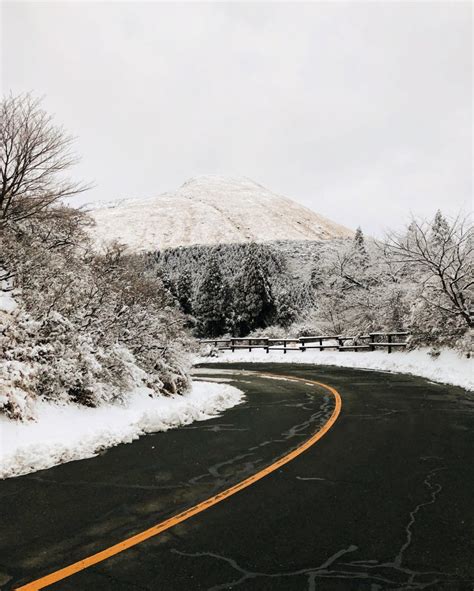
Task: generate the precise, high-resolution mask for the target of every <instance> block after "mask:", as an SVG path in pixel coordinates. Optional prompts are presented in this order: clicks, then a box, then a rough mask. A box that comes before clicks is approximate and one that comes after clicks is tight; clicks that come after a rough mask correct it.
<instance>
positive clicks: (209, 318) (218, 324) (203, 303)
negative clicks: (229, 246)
mask: <svg viewBox="0 0 474 591" xmlns="http://www.w3.org/2000/svg"><path fill="white" fill-rule="evenodd" d="M224 297H225V286H224V281H223V278H222V273H221V268H220V265H219V260H218V258H217V256H216V255H215V253H213V254H211V255H210V256H209V259H208V261H207V263H206V266H205V268H204V271H203V273H202V279H201V281H200V282H199V284H198V286H197V290H196V293H195V295H194V299H193V313H194V315H195V317H196V323H197V332H198V335H199V336H201V337H217V336H220V335H222V334H223V333H224V331H225V325H226V318H225V309H224V307H225V301H224Z"/></svg>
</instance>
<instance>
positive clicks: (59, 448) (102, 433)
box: [0, 381, 243, 478]
mask: <svg viewBox="0 0 474 591" xmlns="http://www.w3.org/2000/svg"><path fill="white" fill-rule="evenodd" d="M242 400H243V393H242V392H241V391H240V390H238V389H237V388H234V387H233V386H229V385H228V384H222V383H215V382H204V381H194V382H193V387H192V390H191V392H189V393H187V394H185V395H183V396H178V395H176V396H171V397H164V396H160V397H153V398H152V397H150V395H149V391H148V390H147V389H146V388H141V389H138V390H136V391H135V392H133V393H131V394H130V396H129V397H128V399H127V402H126V403H125V404H107V405H103V406H100V407H98V408H87V407H84V406H77V405H73V404H69V405H61V406H60V405H57V404H53V403H48V402H44V401H36V402H35V403H34V405H35V408H34V411H35V416H36V417H37V418H36V421H34V422H33V421H29V422H24V423H22V422H18V421H13V420H11V419H8V418H6V417H5V416H2V415H0V478H9V477H11V476H19V475H21V474H27V473H29V472H35V471H36V470H42V469H44V468H50V467H51V466H54V465H56V464H62V463H64V462H70V461H71V460H79V459H83V458H89V457H92V456H94V455H95V454H97V453H98V452H99V451H101V450H103V449H106V448H108V447H112V446H114V445H118V444H119V443H130V442H131V441H133V440H134V439H137V438H138V437H140V436H141V435H144V434H145V433H154V432H156V431H167V430H168V429H172V428H175V427H179V426H181V425H187V424H189V423H191V422H193V421H203V420H205V419H209V418H211V417H214V416H217V415H218V414H219V413H220V412H221V411H223V410H225V409H228V408H231V407H233V406H236V405H237V404H239V403H240V402H241V401H242Z"/></svg>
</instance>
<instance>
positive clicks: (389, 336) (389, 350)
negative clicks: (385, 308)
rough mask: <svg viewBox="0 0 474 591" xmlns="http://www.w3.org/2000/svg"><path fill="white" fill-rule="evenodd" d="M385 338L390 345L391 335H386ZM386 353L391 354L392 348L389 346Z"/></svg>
mask: <svg viewBox="0 0 474 591" xmlns="http://www.w3.org/2000/svg"><path fill="white" fill-rule="evenodd" d="M387 338H388V342H389V343H391V342H392V335H391V334H389V335H387ZM388 352H389V353H391V352H392V347H391V346H390V345H389V346H388Z"/></svg>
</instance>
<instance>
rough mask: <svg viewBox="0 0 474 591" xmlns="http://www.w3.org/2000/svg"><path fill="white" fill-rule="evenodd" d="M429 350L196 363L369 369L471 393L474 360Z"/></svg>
mask: <svg viewBox="0 0 474 591" xmlns="http://www.w3.org/2000/svg"><path fill="white" fill-rule="evenodd" d="M429 351H430V350H429V349H417V350H414V351H406V352H401V351H396V352H394V353H390V354H388V353H386V352H383V351H373V352H356V353H352V352H346V351H342V352H339V351H333V352H330V351H317V350H312V351H310V350H306V351H305V352H301V351H299V350H295V351H289V352H288V353H286V354H285V353H283V351H271V350H270V352H269V353H265V351H264V350H260V349H254V350H252V351H251V352H249V351H244V350H239V351H235V352H234V353H232V352H231V351H222V352H220V353H219V356H218V357H200V358H198V359H197V360H196V361H195V362H196V363H235V362H239V363H240V362H245V363H297V364H305V363H306V364H314V365H334V366H339V367H352V368H355V369H372V370H378V371H386V372H392V373H403V374H408V375H414V376H420V377H422V378H427V379H429V380H432V381H433V382H441V383H443V384H451V385H453V386H461V387H462V388H465V389H466V390H474V375H473V371H472V370H473V360H472V359H468V358H467V357H466V356H465V355H464V356H463V355H461V354H460V353H458V352H457V351H454V350H451V349H443V350H442V351H441V352H440V354H439V355H438V356H437V357H434V356H432V355H430V352H429Z"/></svg>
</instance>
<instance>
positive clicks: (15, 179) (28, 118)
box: [0, 94, 89, 225]
mask: <svg viewBox="0 0 474 591" xmlns="http://www.w3.org/2000/svg"><path fill="white" fill-rule="evenodd" d="M73 139H74V138H72V137H71V136H69V135H67V134H66V133H65V131H64V129H63V128H62V127H58V126H56V125H55V124H54V123H53V121H52V117H51V116H50V115H48V114H47V113H46V112H45V111H44V110H43V109H42V108H41V106H40V101H39V100H38V99H35V98H33V97H31V95H29V94H25V95H20V96H11V95H10V96H8V97H6V98H4V99H3V100H2V101H1V102H0V225H1V224H4V223H5V222H6V221H7V220H10V221H20V220H23V219H26V218H29V217H32V216H36V215H38V214H39V213H41V212H43V211H44V210H45V209H46V208H47V207H48V206H49V205H51V204H53V203H55V202H57V201H58V200H60V199H62V198H64V197H69V196H71V195H76V194H77V193H81V192H83V191H85V190H86V189H88V188H89V187H88V186H87V185H84V184H81V183H77V182H74V181H72V180H70V179H68V178H67V177H65V176H64V173H65V172H66V171H67V170H68V169H69V168H70V167H71V166H72V165H73V164H75V163H76V162H77V158H76V157H75V155H74V154H73V152H72V151H71V145H72V142H73Z"/></svg>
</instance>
